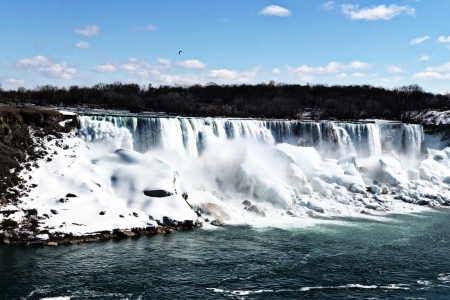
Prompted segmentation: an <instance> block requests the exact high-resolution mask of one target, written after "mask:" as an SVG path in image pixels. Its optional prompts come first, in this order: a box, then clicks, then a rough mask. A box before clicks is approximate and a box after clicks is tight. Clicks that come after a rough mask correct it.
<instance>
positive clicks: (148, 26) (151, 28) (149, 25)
mask: <svg viewBox="0 0 450 300" xmlns="http://www.w3.org/2000/svg"><path fill="white" fill-rule="evenodd" d="M145 29H146V30H148V31H153V30H156V27H155V26H153V25H151V24H148V25H146V26H145Z"/></svg>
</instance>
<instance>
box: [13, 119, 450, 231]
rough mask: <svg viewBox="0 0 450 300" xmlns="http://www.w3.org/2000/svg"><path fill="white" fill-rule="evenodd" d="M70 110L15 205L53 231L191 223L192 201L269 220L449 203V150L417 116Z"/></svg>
mask: <svg viewBox="0 0 450 300" xmlns="http://www.w3.org/2000/svg"><path fill="white" fill-rule="evenodd" d="M79 119H80V128H79V131H78V133H77V136H76V137H70V138H67V139H66V145H65V146H64V147H63V148H65V150H63V149H61V148H59V147H56V145H54V144H52V143H50V144H49V147H50V148H51V149H55V151H57V152H58V154H57V155H55V156H54V158H53V160H52V161H51V162H40V168H39V169H36V170H34V171H33V173H32V174H31V175H32V177H33V180H34V182H35V183H36V184H37V185H38V187H37V188H36V189H34V190H33V192H32V193H30V195H29V196H28V197H27V198H25V199H22V200H24V202H23V203H24V204H23V206H24V208H25V207H26V206H29V207H33V208H37V210H38V211H39V212H40V213H42V211H46V214H47V216H49V218H46V219H45V220H43V222H44V225H45V226H47V227H48V228H51V230H54V231H62V232H73V233H79V234H82V233H88V232H94V231H101V230H112V229H114V228H132V227H142V226H146V225H147V224H149V223H150V224H155V222H154V221H152V220H156V219H161V218H162V217H164V216H168V217H170V218H172V219H175V220H180V221H182V220H193V219H196V216H197V215H196V213H195V212H194V210H199V211H201V212H202V213H203V217H204V218H205V219H206V218H209V219H210V220H212V219H215V218H217V219H219V218H220V219H224V218H226V219H227V220H226V222H227V223H238V224H241V223H248V224H255V225H257V224H264V225H269V226H270V225H274V226H276V225H279V224H281V223H288V224H293V223H298V224H302V221H305V220H311V219H314V216H320V219H323V217H327V216H339V215H343V216H359V217H373V216H378V215H381V214H383V213H385V212H395V213H402V212H410V211H418V210H421V209H425V208H429V207H436V206H447V205H449V204H450V193H449V186H448V185H449V184H450V148H444V149H433V147H431V146H432V145H427V144H426V143H425V142H424V141H425V140H426V138H425V135H424V133H423V129H422V126H421V125H413V124H401V123H392V122H385V121H372V122H360V123H342V122H331V121H323V122H307V121H305V122H302V121H289V120H240V119H227V118H183V117H172V118H168V117H158V118H152V117H121V116H80V117H79ZM182 181H183V182H182ZM67 193H73V194H76V195H77V197H75V198H70V197H69V198H68V197H65V195H66V194H67ZM160 193H162V194H160ZM155 195H156V196H157V195H163V196H165V197H156V196H155ZM183 195H189V198H188V200H187V201H188V202H189V203H187V201H185V199H184V198H183ZM66 200H67V201H66ZM55 211H56V213H55ZM101 212H104V213H103V214H100V213H101ZM311 217H313V218H311Z"/></svg>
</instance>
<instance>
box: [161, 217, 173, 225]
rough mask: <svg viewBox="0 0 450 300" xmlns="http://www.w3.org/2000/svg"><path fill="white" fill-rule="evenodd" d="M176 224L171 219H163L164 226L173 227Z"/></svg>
mask: <svg viewBox="0 0 450 300" xmlns="http://www.w3.org/2000/svg"><path fill="white" fill-rule="evenodd" d="M173 222H174V220H173V219H171V218H169V217H163V225H172V224H173Z"/></svg>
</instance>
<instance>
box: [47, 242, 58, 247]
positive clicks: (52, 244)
mask: <svg viewBox="0 0 450 300" xmlns="http://www.w3.org/2000/svg"><path fill="white" fill-rule="evenodd" d="M47 246H53V247H56V246H58V243H57V242H48V243H47Z"/></svg>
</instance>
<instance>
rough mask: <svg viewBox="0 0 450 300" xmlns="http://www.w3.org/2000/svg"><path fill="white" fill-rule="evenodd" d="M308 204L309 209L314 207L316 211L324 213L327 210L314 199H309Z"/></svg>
mask: <svg viewBox="0 0 450 300" xmlns="http://www.w3.org/2000/svg"><path fill="white" fill-rule="evenodd" d="M306 206H307V207H308V208H309V209H312V210H314V211H316V212H319V213H322V214H323V213H324V212H325V211H324V209H323V208H322V207H320V206H319V204H317V203H315V202H313V201H308V204H307V205H306Z"/></svg>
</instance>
